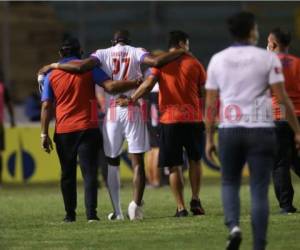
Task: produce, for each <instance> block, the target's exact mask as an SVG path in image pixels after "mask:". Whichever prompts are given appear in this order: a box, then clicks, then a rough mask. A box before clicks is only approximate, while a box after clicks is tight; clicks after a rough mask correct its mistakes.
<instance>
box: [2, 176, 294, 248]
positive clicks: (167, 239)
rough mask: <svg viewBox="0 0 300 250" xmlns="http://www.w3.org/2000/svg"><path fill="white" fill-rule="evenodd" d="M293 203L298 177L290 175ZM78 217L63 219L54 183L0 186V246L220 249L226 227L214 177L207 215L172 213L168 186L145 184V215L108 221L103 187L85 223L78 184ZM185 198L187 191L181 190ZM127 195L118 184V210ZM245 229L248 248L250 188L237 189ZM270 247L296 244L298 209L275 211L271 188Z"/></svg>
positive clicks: (205, 194)
mask: <svg viewBox="0 0 300 250" xmlns="http://www.w3.org/2000/svg"><path fill="white" fill-rule="evenodd" d="M294 183H295V206H297V207H299V208H300V201H299V199H298V197H299V194H300V182H299V180H298V179H295V181H294ZM78 193H79V194H78V209H77V222H76V223H72V224H63V223H62V222H61V220H62V218H63V216H64V210H63V203H62V198H61V194H60V190H59V185H45V186H41V185H29V186H25V185H24V186H23V185H22V186H4V187H3V188H1V189H0V249H1V250H4V249H103V250H104V249H106V250H129V249H130V250H135V249H137V250H138V249H143V250H150V249H151V250H152V249H153V250H160V249H162V250H166V249H171V250H190V249H191V250H192V249H195V250H196V249H197V250H199V249H201V250H220V249H224V245H225V240H226V237H227V230H226V228H225V227H224V225H223V213H222V208H221V202H220V185H219V181H218V180H204V183H203V186H202V191H201V197H202V202H203V205H204V207H205V209H206V212H207V215H205V216H203V217H192V216H189V217H188V218H173V217H172V215H173V214H174V213H175V206H174V202H173V197H172V195H171V193H170V190H169V188H168V187H165V188H161V189H147V190H146V192H145V203H146V204H145V217H146V218H145V220H143V221H136V222H130V221H128V220H125V221H123V222H110V221H108V220H107V219H106V216H107V214H108V213H109V212H110V211H111V206H110V201H109V199H108V195H107V192H106V190H105V189H104V188H102V189H101V190H100V193H99V215H100V218H101V221H100V222H99V223H93V224H88V223H87V222H86V220H85V216H84V206H83V192H82V186H81V185H79V187H78ZM185 194H186V195H185V197H186V201H187V202H188V201H189V199H190V190H189V188H188V187H187V188H186V190H185ZM130 197H131V189H130V185H129V184H126V185H125V187H124V188H123V189H122V204H123V210H124V212H125V211H126V207H127V204H128V202H129V201H130ZM241 197H242V209H241V212H242V217H241V227H242V230H243V234H244V239H243V242H242V247H241V249H242V250H250V249H251V241H252V240H251V234H250V232H251V231H250V230H251V228H250V216H249V190H248V186H247V185H244V186H243V187H242V189H241ZM270 200H271V216H270V224H269V245H268V249H270V250H286V249H288V250H294V249H300V238H299V232H300V223H299V219H300V213H297V214H294V215H288V216H284V215H280V214H279V213H278V211H279V210H278V207H277V203H276V200H275V197H274V193H273V189H272V187H270Z"/></svg>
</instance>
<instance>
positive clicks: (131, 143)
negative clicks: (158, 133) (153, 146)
mask: <svg viewBox="0 0 300 250" xmlns="http://www.w3.org/2000/svg"><path fill="white" fill-rule="evenodd" d="M132 111H133V112H132ZM132 111H131V115H128V114H129V112H128V109H127V108H121V107H116V108H115V109H114V111H113V112H111V110H110V109H108V110H107V115H106V118H105V120H104V123H103V144H104V152H105V155H106V156H107V157H110V158H115V157H117V156H119V155H120V154H121V153H122V149H123V142H124V140H125V139H126V140H127V142H128V152H129V153H144V152H146V151H148V150H150V144H149V135H148V129H147V121H146V119H143V116H142V114H141V111H140V108H139V107H134V108H133V109H132ZM112 114H114V115H112ZM132 114H133V115H132Z"/></svg>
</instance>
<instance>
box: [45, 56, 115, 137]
mask: <svg viewBox="0 0 300 250" xmlns="http://www.w3.org/2000/svg"><path fill="white" fill-rule="evenodd" d="M68 61H73V62H76V61H78V60H76V58H73V57H71V58H66V59H63V60H62V61H61V63H65V62H68ZM108 79H109V77H108V76H107V75H106V74H105V73H104V71H102V70H101V69H99V68H94V69H93V70H92V71H90V72H87V73H84V74H71V73H68V72H64V71H62V70H58V69H55V70H52V71H51V72H50V73H48V75H47V76H46V78H45V80H44V89H43V93H42V101H52V102H55V106H56V107H55V118H56V124H55V132H56V133H58V134H61V133H70V132H76V131H82V130H86V129H91V128H98V119H97V118H98V117H97V100H96V96H95V84H101V83H102V82H104V81H106V80H108Z"/></svg>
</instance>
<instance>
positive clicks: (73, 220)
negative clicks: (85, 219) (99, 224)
mask: <svg viewBox="0 0 300 250" xmlns="http://www.w3.org/2000/svg"><path fill="white" fill-rule="evenodd" d="M75 221H76V218H75V216H70V215H66V216H65V218H64V219H63V222H64V223H71V222H75Z"/></svg>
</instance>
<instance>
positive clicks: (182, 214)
mask: <svg viewBox="0 0 300 250" xmlns="http://www.w3.org/2000/svg"><path fill="white" fill-rule="evenodd" d="M188 215H189V212H188V211H187V210H186V209H182V210H180V211H179V210H178V209H177V210H176V213H175V215H174V217H178V218H179V217H187V216H188Z"/></svg>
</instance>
